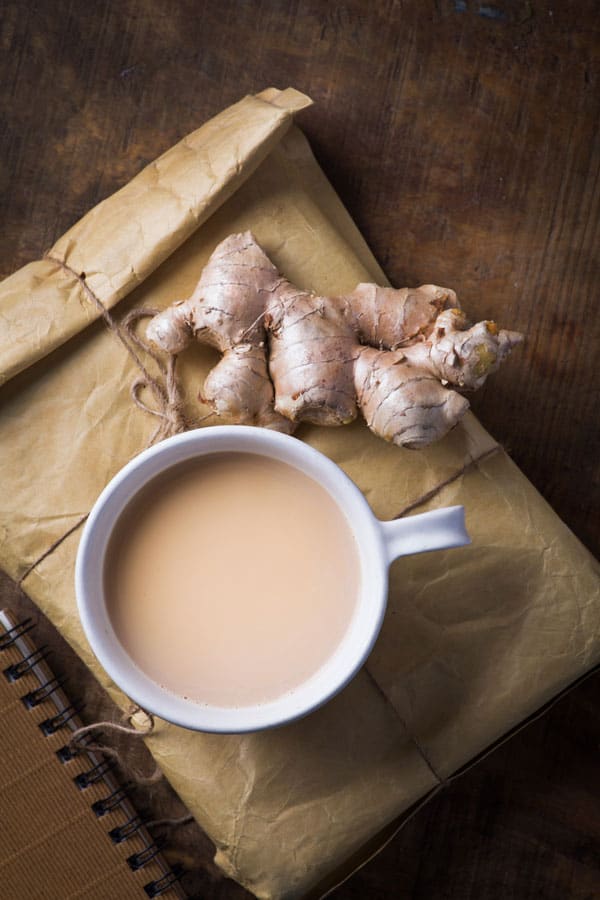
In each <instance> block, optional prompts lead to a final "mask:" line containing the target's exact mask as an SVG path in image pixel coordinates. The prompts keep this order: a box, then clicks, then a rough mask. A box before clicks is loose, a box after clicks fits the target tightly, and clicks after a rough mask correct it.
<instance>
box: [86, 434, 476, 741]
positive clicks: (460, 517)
mask: <svg viewBox="0 0 600 900" xmlns="http://www.w3.org/2000/svg"><path fill="white" fill-rule="evenodd" d="M221 452H223V453H231V452H240V453H253V454H259V455H262V456H267V457H269V458H271V459H275V460H279V461H281V462H284V463H287V464H288V465H291V466H294V467H295V468H296V469H299V470H300V471H302V472H303V473H305V474H306V475H307V476H308V477H310V478H312V479H313V480H315V481H317V482H319V484H321V485H322V487H324V488H325V489H326V490H327V491H328V492H329V494H330V495H331V496H332V497H333V499H334V500H335V502H336V503H337V505H338V507H339V509H340V510H341V512H342V513H343V515H344V516H345V518H346V520H347V522H348V525H349V527H350V529H351V531H352V532H353V534H354V536H355V539H356V545H357V548H358V554H359V562H360V571H361V590H360V592H359V596H358V600H357V603H356V606H355V610H354V613H353V616H352V618H351V620H350V622H349V624H348V628H347V630H346V633H345V635H344V637H343V638H342V640H341V642H340V643H339V644H338V646H337V648H336V649H335V651H334V652H333V654H332V655H331V657H330V658H329V659H328V660H327V661H326V662H325V664H324V665H323V666H322V667H321V668H320V669H319V670H318V671H317V672H316V673H315V674H314V675H313V676H312V677H310V678H309V679H308V680H307V681H305V682H304V683H303V684H301V685H300V686H299V687H297V688H296V689H295V690H293V691H291V692H289V693H286V694H284V695H283V696H281V697H279V698H277V699H275V700H271V701H269V702H265V703H262V704H260V705H255V706H241V707H217V706H210V705H205V704H200V703H196V702H193V701H191V700H187V699H185V698H183V697H178V696H176V695H175V694H173V693H171V692H169V691H167V690H165V689H164V688H161V687H160V685H158V684H157V683H156V682H154V681H153V680H152V679H151V678H150V677H149V676H148V675H146V674H145V673H144V672H142V670H141V669H139V668H138V667H137V666H136V664H135V663H134V662H133V661H132V659H131V658H130V657H129V656H128V654H127V652H126V651H125V649H124V648H123V646H122V645H121V643H120V642H119V640H118V638H117V636H116V634H115V632H114V630H113V627H112V624H111V621H110V618H109V615H108V612H107V605H106V598H105V595H104V562H105V556H106V552H107V547H108V543H109V540H110V537H111V534H112V531H113V529H114V527H115V524H116V522H117V520H118V519H119V517H120V515H121V513H122V512H123V510H124V509H125V507H126V506H127V505H128V503H129V502H130V501H131V499H132V498H133V496H134V495H135V494H137V492H138V491H139V490H140V489H141V488H142V487H143V486H144V485H145V484H147V483H148V482H149V481H151V480H152V479H154V478H155V477H156V476H157V475H159V474H160V473H162V472H164V471H165V470H166V469H170V468H171V467H173V466H176V465H178V464H179V463H182V462H184V461H186V460H190V459H196V458H199V457H201V456H203V455H204V454H211V455H214V454H215V453H221ZM468 543H470V540H469V536H468V534H467V532H466V529H465V523H464V510H463V507H462V506H452V507H448V508H446V509H438V510H434V511H432V512H426V513H422V514H420V515H413V516H407V517H406V518H403V519H393V520H392V521H389V522H382V521H380V520H379V519H377V518H376V517H375V516H374V515H373V512H372V511H371V508H370V507H369V505H368V503H367V501H366V500H365V498H364V496H363V495H362V493H361V492H360V490H359V489H358V488H357V487H356V485H355V484H354V483H353V482H352V481H351V480H350V478H348V476H347V475H346V474H345V473H344V472H343V471H342V470H341V469H340V468H339V467H338V466H337V465H336V464H335V463H334V462H332V461H331V460H330V459H328V458H327V457H326V456H324V455H323V454H322V453H320V452H319V451H318V450H315V449H313V448H312V447H310V446H309V445H308V444H305V443H303V442H302V441H300V440H298V439H297V438H294V437H290V436H288V435H284V434H280V433H278V432H276V431H270V430H267V429H264V428H255V427H251V426H244V425H232V426H227V425H224V426H214V427H210V428H203V429H198V430H194V431H188V432H185V433H184V434H178V435H175V436H174V437H172V438H169V439H167V440H165V441H162V442H161V443H159V444H156V445H155V446H153V447H150V448H149V449H148V450H145V451H144V452H143V453H140V455H139V456H136V457H135V458H134V459H132V460H131V462H129V463H128V464H127V465H126V466H125V467H124V468H123V469H121V471H120V472H118V474H117V475H115V477H114V478H113V479H112V481H111V482H110V483H109V484H108V485H107V487H106V488H105V489H104V490H103V491H102V493H101V495H100V497H99V498H98V500H97V501H96V503H95V505H94V507H93V509H92V511H91V513H90V515H89V517H88V519H87V522H86V524H85V527H84V530H83V534H82V537H81V541H80V544H79V550H78V553H77V562H76V567H75V587H76V593H77V604H78V608H79V615H80V617H81V622H82V625H83V629H84V631H85V634H86V636H87V638H88V641H89V643H90V645H91V647H92V650H93V651H94V653H95V654H96V656H97V658H98V660H99V661H100V663H101V664H102V666H103V667H104V669H105V670H106V672H107V673H108V674H109V675H110V677H111V678H112V680H113V681H114V682H115V684H117V685H118V686H119V687H120V688H121V689H122V690H123V691H124V692H125V693H126V694H127V695H128V696H129V697H130V698H131V699H132V700H134V701H135V702H136V703H138V704H139V705H140V706H141V707H143V709H145V710H147V711H148V712H152V713H154V714H156V715H158V716H160V717H161V718H163V719H166V720H168V721H170V722H174V723H175V724H177V725H181V726H183V727H185V728H191V729H196V730H199V731H211V732H225V733H240V732H245V731H257V730H260V729H263V728H270V727H273V726H275V725H281V724H283V723H284V722H289V721H292V720H293V719H297V718H299V717H300V716H303V715H306V714H307V713H308V712H310V711H311V710H314V709H316V708H317V707H318V706H321V704H323V703H325V702H326V701H327V700H329V699H330V698H331V697H333V696H334V695H335V694H336V693H337V692H338V691H340V690H341V689H342V688H343V687H344V686H345V685H346V684H347V683H348V682H349V681H350V679H351V678H352V677H353V676H354V675H355V674H356V673H357V672H358V670H359V669H360V667H361V666H362V665H363V663H364V662H365V660H366V658H367V656H368V655H369V653H370V651H371V648H372V647H373V644H374V643H375V639H376V638H377V635H378V633H379V630H380V628H381V623H382V621H383V617H384V614H385V608H386V603H387V590H388V568H389V565H390V563H391V562H392V561H393V560H395V559H396V558H397V557H399V556H406V555H408V554H412V553H422V552H423V551H426V550H442V549H446V548H450V547H460V546H463V545H464V544H468Z"/></svg>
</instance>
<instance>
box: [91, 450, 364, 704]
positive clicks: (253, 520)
mask: <svg viewBox="0 0 600 900" xmlns="http://www.w3.org/2000/svg"><path fill="white" fill-rule="evenodd" d="M105 590H106V596H107V604H108V611H109V616H110V619H111V622H112V625H113V627H114V630H115V633H116V635H117V637H118V639H119V640H120V642H121V643H122V645H123V646H124V648H125V649H126V651H127V653H128V654H129V655H130V657H131V658H132V659H133V660H134V662H135V663H136V664H137V665H138V667H139V668H140V669H141V670H142V671H143V672H145V673H146V674H147V675H148V676H149V677H150V678H152V679H153V680H154V681H155V682H157V683H158V684H160V685H161V686H162V687H164V688H166V689H167V690H169V691H172V692H173V693H175V694H177V695H179V696H181V697H185V698H188V699H190V700H193V701H195V702H199V703H206V704H211V705H218V706H247V705H254V704H258V703H265V702H267V701H269V700H274V699H276V698H277V697H280V696H282V695H283V694H284V693H286V692H288V691H293V690H294V688H296V687H298V686H299V685H300V684H302V683H303V682H304V681H306V679H308V678H309V677H310V676H311V675H313V674H314V673H315V672H316V671H317V670H318V669H319V668H320V667H321V666H322V664H323V663H324V662H325V661H326V660H327V659H328V657H330V656H331V654H332V653H333V652H334V650H335V649H336V647H337V645H338V644H339V643H340V641H341V639H342V637H343V635H344V633H345V631H346V630H347V628H348V625H349V623H350V619H351V617H352V614H353V611H354V607H355V604H356V601H357V597H358V593H359V590H360V565H359V556H358V549H357V546H356V542H355V538H354V536H353V534H352V531H351V529H350V527H349V525H348V523H347V521H346V519H345V518H344V516H343V514H342V513H341V512H340V510H339V508H338V507H337V505H336V503H335V502H334V501H333V499H332V498H331V497H330V495H329V494H328V493H327V491H326V490H325V489H324V488H323V487H321V486H320V485H319V484H317V482H315V481H313V480H312V479H311V478H309V477H308V476H307V475H305V474H304V473H302V472H300V471H299V470H297V469H295V468H293V467H292V466H290V465H287V464H286V463H282V462H278V461H276V460H272V459H268V458H266V457H263V456H259V455H255V454H250V453H237V452H236V453H222V454H218V455H217V454H215V455H210V456H204V457H200V458H199V459H197V460H194V461H190V462H186V463H184V464H181V465H179V466H176V467H174V468H173V469H171V470H169V471H168V472H167V473H165V474H164V475H162V476H160V477H158V478H157V479H155V480H154V481H152V482H151V483H150V484H149V485H147V486H146V487H145V488H144V489H143V490H142V491H141V492H140V493H139V494H138V495H136V497H135V498H134V499H133V500H132V502H131V503H130V504H129V506H128V507H127V509H126V510H125V512H124V513H123V515H122V516H121V518H120V519H119V522H118V523H117V527H116V529H115V531H114V533H113V536H112V538H111V542H110V545H109V548H108V553H107V557H106V564H105Z"/></svg>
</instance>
